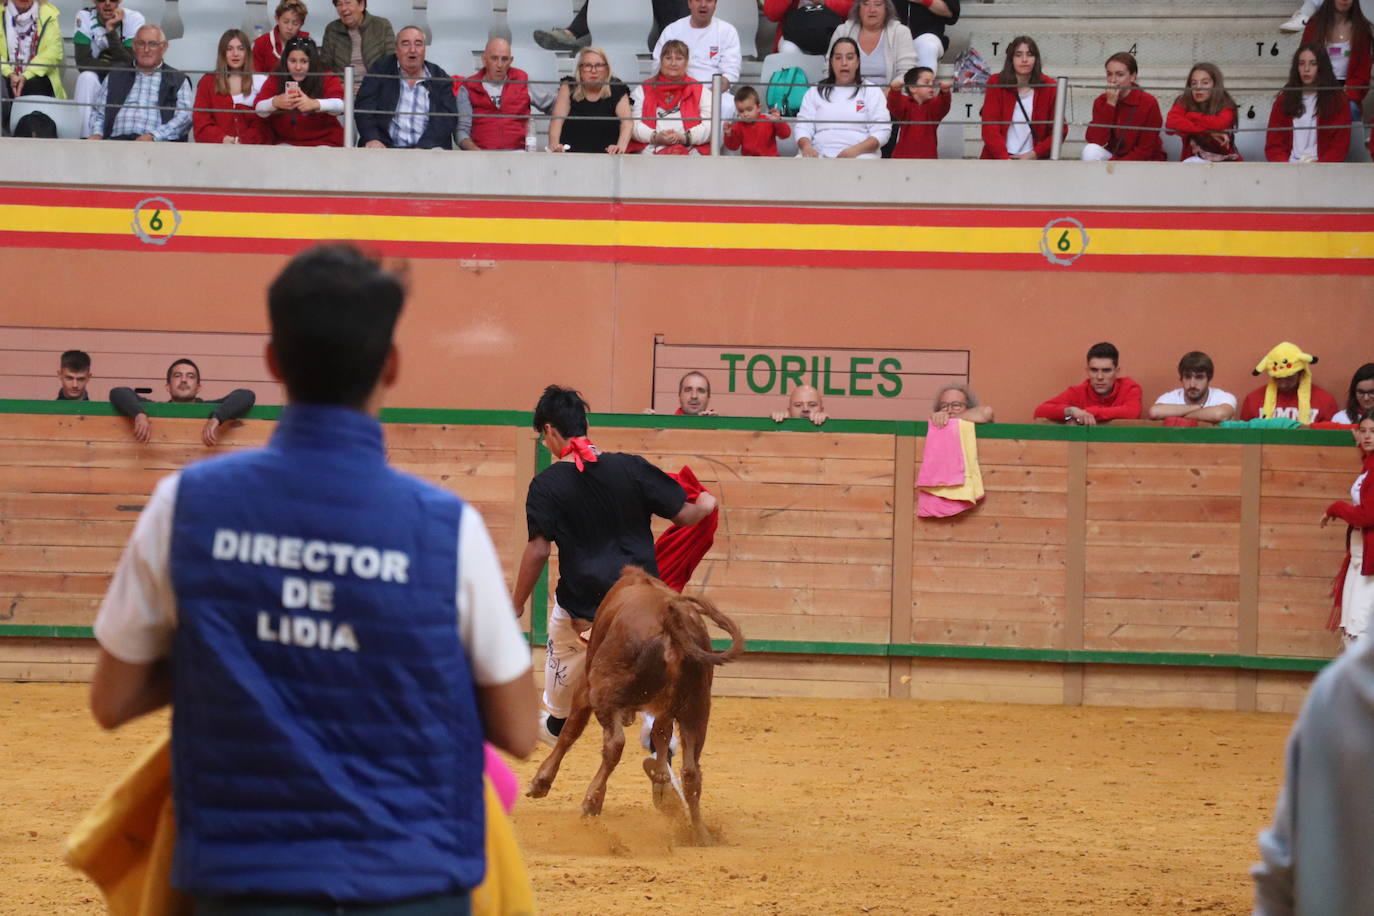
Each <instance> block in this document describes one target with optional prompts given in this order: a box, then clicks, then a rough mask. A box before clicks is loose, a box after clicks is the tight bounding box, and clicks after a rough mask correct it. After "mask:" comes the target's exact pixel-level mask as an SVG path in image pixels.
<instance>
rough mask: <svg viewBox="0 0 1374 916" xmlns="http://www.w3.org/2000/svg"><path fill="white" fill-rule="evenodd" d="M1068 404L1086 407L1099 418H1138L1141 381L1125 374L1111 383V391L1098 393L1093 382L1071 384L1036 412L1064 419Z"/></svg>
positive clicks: (1046, 416)
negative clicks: (1102, 394)
mask: <svg viewBox="0 0 1374 916" xmlns="http://www.w3.org/2000/svg"><path fill="white" fill-rule="evenodd" d="M1069 407H1078V408H1081V409H1083V410H1086V411H1087V412H1088V413H1090V414H1092V415H1093V416H1094V417H1096V418H1097V419H1099V420H1139V419H1140V385H1139V384H1137V383H1136V381H1135V379H1132V378H1127V377H1125V376H1122V377H1121V378H1119V379H1117V380H1116V384H1115V385H1113V386H1112V390H1111V393H1110V394H1108V395H1107V396H1106V397H1099V396H1098V394H1097V392H1095V391H1093V388H1092V383H1091V382H1087V381H1085V382H1083V384H1081V385H1074V386H1073V387H1072V388H1065V389H1064V390H1063V391H1061V392H1060V393H1059V394H1057V395H1055V396H1054V397H1052V398H1050V399H1049V400H1048V401H1046V402H1045V403H1043V404H1041V405H1040V406H1039V407H1037V408H1035V416H1036V417H1039V418H1043V419H1046V420H1062V419H1064V411H1065V410H1066V409H1067V408H1069Z"/></svg>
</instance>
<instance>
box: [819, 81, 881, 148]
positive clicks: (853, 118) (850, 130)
mask: <svg viewBox="0 0 1374 916" xmlns="http://www.w3.org/2000/svg"><path fill="white" fill-rule="evenodd" d="M818 121H819V122H820V123H816V122H818ZM796 136H797V139H799V140H800V139H801V138H802V137H805V138H806V139H808V140H810V141H811V145H812V146H814V147H815V148H816V151H817V152H818V153H820V154H821V155H822V156H823V157H826V158H833V157H835V156H838V155H839V154H840V153H842V152H844V150H846V149H847V148H849V147H851V146H853V145H854V144H856V143H859V142H861V141H862V140H864V139H866V138H868V137H873V138H875V139H876V140H877V141H878V145H879V146H880V147H881V146H882V145H883V144H884V143H886V142H887V140H888V137H890V136H892V116H891V115H890V114H888V111H887V96H886V95H884V94H883V91H882V90H881V89H879V88H878V87H876V86H870V85H868V84H863V85H860V86H831V87H830V99H829V100H828V101H827V100H826V99H824V98H823V97H822V96H821V90H820V88H819V87H816V86H812V87H811V88H810V89H808V90H806V95H805V96H803V97H802V103H801V109H800V110H799V111H798V112H797V128H796ZM859 158H861V159H877V158H879V153H878V152H877V151H875V152H872V153H864V154H863V155H862V156H860V157H859Z"/></svg>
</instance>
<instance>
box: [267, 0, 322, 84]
mask: <svg viewBox="0 0 1374 916" xmlns="http://www.w3.org/2000/svg"><path fill="white" fill-rule="evenodd" d="M305 13H306V9H305V4H304V3H303V2H301V0H281V2H280V3H278V4H277V11H276V12H275V13H274V14H273V16H274V18H275V19H276V23H277V24H276V25H274V26H273V27H272V28H271V30H270V31H268V32H266V33H264V34H262V35H259V36H258V40H257V41H255V42H253V69H254V70H256V71H257V72H258V73H272V72H274V71H275V70H276V69H277V64H279V63H281V53H282V50H283V49H284V48H285V47H286V43H287V42H288V41H290V40H291V39H293V38H295V37H296V36H297V35H299V36H301V37H302V38H309V37H310V33H309V32H307V31H305V30H304V29H302V28H301V26H303V25H305Z"/></svg>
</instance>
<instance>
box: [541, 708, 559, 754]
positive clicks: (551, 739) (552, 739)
mask: <svg viewBox="0 0 1374 916" xmlns="http://www.w3.org/2000/svg"><path fill="white" fill-rule="evenodd" d="M539 740H540V741H543V742H544V743H545V744H547V745H548V746H549V747H553V746H555V745H556V744H558V736H557V735H555V734H554V733H553V732H551V731H549V713H548V710H544V709H541V710H539Z"/></svg>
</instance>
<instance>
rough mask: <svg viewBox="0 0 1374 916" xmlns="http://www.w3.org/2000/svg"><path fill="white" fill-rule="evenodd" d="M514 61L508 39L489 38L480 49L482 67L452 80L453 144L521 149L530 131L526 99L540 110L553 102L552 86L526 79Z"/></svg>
mask: <svg viewBox="0 0 1374 916" xmlns="http://www.w3.org/2000/svg"><path fill="white" fill-rule="evenodd" d="M514 62H515V58H514V56H512V54H511V49H510V42H509V41H506V40H505V39H504V38H493V39H491V40H489V41H488V42H487V46H486V47H485V48H483V49H482V69H481V70H478V71H477V72H476V73H474V74H473V75H472V76H469V77H468V78H467V79H460V80H456V81H455V82H454V86H453V94H454V95H456V96H457V97H458V131H457V136H458V148H459V149H465V150H479V149H486V150H514V149H524V148H525V137H526V136H527V135H531V134H533V131H532V130H530V123H529V113H530V105H531V103H532V104H533V105H534V107H536V108H539V109H543V110H546V111H547V110H548V109H549V108H551V107H552V106H553V97H554V94H555V92H556V91H557V90H556V89H555V87H553V86H532V85H530V82H529V79H530V77H529V74H528V73H526V72H525V71H524V70H520V69H517V68H515V67H512V66H511V64H512V63H514ZM520 115H524V116H525V117H520Z"/></svg>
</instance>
